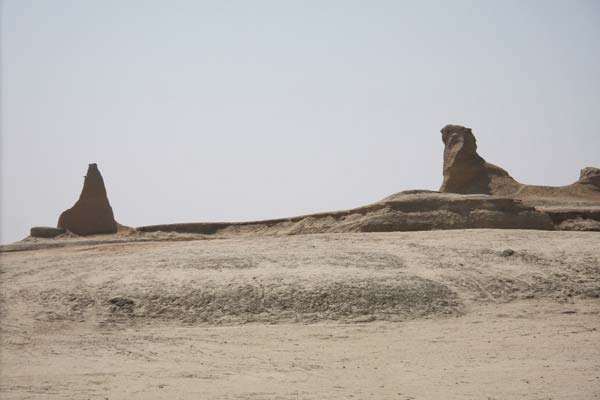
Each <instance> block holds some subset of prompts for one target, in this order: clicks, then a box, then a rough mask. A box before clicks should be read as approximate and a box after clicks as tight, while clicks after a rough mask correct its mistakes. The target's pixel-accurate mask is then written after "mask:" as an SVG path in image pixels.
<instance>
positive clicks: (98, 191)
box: [58, 164, 117, 235]
mask: <svg viewBox="0 0 600 400" xmlns="http://www.w3.org/2000/svg"><path fill="white" fill-rule="evenodd" d="M58 228H62V229H66V230H68V231H70V232H73V233H76V234H78V235H93V234H98V233H116V232H117V222H116V221H115V217H114V215H113V210H112V207H111V206H110V203H109V202H108V197H107V195H106V188H105V187H104V180H103V179H102V175H101V174H100V171H99V170H98V166H97V165H96V164H89V167H88V171H87V174H86V176H85V180H84V182H83V190H82V191H81V195H80V196H79V200H77V202H76V203H75V205H74V206H73V207H72V208H70V209H68V210H66V211H64V212H63V213H62V214H61V215H60V217H59V219H58Z"/></svg>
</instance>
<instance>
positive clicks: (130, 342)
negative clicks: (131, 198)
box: [0, 125, 600, 400]
mask: <svg viewBox="0 0 600 400" xmlns="http://www.w3.org/2000/svg"><path fill="white" fill-rule="evenodd" d="M441 132H442V141H443V143H444V145H445V150H444V170H443V176H444V179H443V184H442V186H441V188H440V191H431V190H410V191H404V192H400V193H396V194H393V195H391V196H388V197H386V198H384V199H382V200H380V201H378V202H375V203H373V204H370V205H366V206H363V207H359V208H355V209H351V210H343V211H333V212H323V213H319V214H312V215H305V216H298V217H291V218H283V219H274V220H265V221H249V222H238V223H236V222H190V223H178V224H169V223H166V224H162V225H148V226H140V227H128V226H125V225H122V224H120V223H119V222H117V219H116V217H115V215H114V214H113V210H112V207H111V205H110V203H109V200H108V193H107V190H106V187H105V183H104V180H103V178H102V175H101V174H100V171H99V169H98V166H97V164H90V165H89V167H88V172H87V174H86V176H85V179H84V185H83V189H82V192H81V195H80V198H79V200H78V201H77V202H76V204H75V205H74V206H73V207H72V208H70V209H68V210H67V211H65V212H64V213H62V214H61V215H60V218H59V220H58V223H57V227H33V228H32V229H31V235H30V236H29V237H27V238H25V239H23V240H21V241H18V242H15V243H12V244H7V245H3V246H2V247H1V248H0V251H1V253H0V263H1V265H0V274H1V275H0V277H1V288H2V296H1V297H0V300H1V303H0V312H1V314H0V318H1V322H2V323H1V325H0V326H1V328H0V329H1V336H0V344H1V349H2V352H1V358H0V367H1V368H0V393H1V395H2V398H6V399H46V398H56V399H94V398H101V399H120V398H128V399H163V398H182V399H183V398H207V399H340V398H356V399H366V398H376V399H382V398H385V399H392V398H393V399H403V400H409V399H439V398H444V399H511V398H521V399H594V398H600V362H599V361H600V249H599V246H598V245H599V244H600V241H599V239H600V237H599V236H598V235H599V233H598V231H599V230H600V228H599V227H600V182H599V181H598V176H600V175H599V170H598V169H597V168H593V167H586V168H584V169H583V170H582V171H581V174H580V178H579V179H578V180H577V181H575V182H574V183H572V184H570V185H566V186H561V187H546V186H534V185H523V184H520V183H519V182H517V181H516V180H514V179H513V178H511V177H510V175H509V174H508V172H506V171H505V170H504V169H502V168H500V167H497V166H495V165H493V164H489V163H487V162H486V161H485V160H484V159H483V158H482V157H481V156H479V154H478V153H477V146H476V141H475V137H474V135H473V133H472V131H471V129H469V128H465V127H462V126H457V125H448V126H446V127H444V128H443V129H442V131H441ZM116 214H117V216H118V213H116Z"/></svg>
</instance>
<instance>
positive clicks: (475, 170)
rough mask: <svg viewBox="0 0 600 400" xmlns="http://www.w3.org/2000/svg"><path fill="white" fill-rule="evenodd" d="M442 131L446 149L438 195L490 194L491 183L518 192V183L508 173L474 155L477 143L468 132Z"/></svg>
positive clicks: (447, 128) (454, 127)
mask: <svg viewBox="0 0 600 400" xmlns="http://www.w3.org/2000/svg"><path fill="white" fill-rule="evenodd" d="M441 132H442V141H443V142H444V145H445V148H444V182H443V183H442V187H441V188H440V192H446V193H462V194H475V193H481V194H493V192H494V190H493V186H494V184H501V185H502V186H505V187H514V189H515V190H516V189H517V187H518V183H517V182H516V181H515V180H514V179H513V178H512V177H511V176H510V175H509V174H508V172H506V171H505V170H503V169H502V168H500V167H497V166H495V165H493V164H490V163H487V162H486V161H485V160H484V159H483V158H482V157H481V156H480V155H479V154H477V142H476V140H475V136H473V133H472V132H471V129H469V128H465V127H464V126H460V125H446V126H445V127H444V128H443V129H442V131H441ZM492 180H495V181H497V182H492Z"/></svg>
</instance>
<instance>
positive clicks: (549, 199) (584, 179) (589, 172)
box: [440, 125, 600, 207]
mask: <svg viewBox="0 0 600 400" xmlns="http://www.w3.org/2000/svg"><path fill="white" fill-rule="evenodd" d="M441 132H442V141H443V142H444V146H445V147H444V181H443V183H442V187H441V188H440V192H446V193H462V194H490V195H495V196H504V197H510V198H514V199H519V200H522V201H523V202H524V203H525V204H528V205H530V206H536V207H540V206H542V207H544V206H553V207H557V206H560V207H565V206H568V207H573V206H577V207H582V206H584V207H587V206H590V205H592V206H600V169H598V168H594V167H587V168H584V169H583V170H581V175H580V178H579V180H578V181H576V182H574V183H572V184H570V185H566V186H538V185H524V184H522V183H519V182H517V181H516V180H515V179H513V178H512V177H511V176H510V175H509V174H508V172H506V171H505V170H504V169H502V168H500V167H498V166H496V165H494V164H490V163H488V162H486V161H485V160H484V159H483V158H482V157H481V156H480V155H479V154H477V143H476V140H475V136H473V132H472V131H471V129H469V128H465V127H464V126H460V125H447V126H445V127H444V128H443V129H442V131H441Z"/></svg>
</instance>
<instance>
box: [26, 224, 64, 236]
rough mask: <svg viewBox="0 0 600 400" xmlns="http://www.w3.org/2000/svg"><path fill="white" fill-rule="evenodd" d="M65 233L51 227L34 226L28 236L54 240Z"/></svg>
mask: <svg viewBox="0 0 600 400" xmlns="http://www.w3.org/2000/svg"><path fill="white" fill-rule="evenodd" d="M65 233H67V231H66V230H64V229H61V228H53V227H51V226H34V227H33V228H31V230H30V231H29V235H30V236H32V237H37V238H54V237H57V236H59V235H64V234H65Z"/></svg>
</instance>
